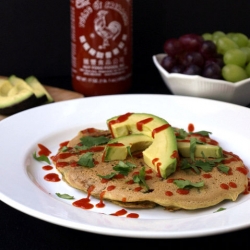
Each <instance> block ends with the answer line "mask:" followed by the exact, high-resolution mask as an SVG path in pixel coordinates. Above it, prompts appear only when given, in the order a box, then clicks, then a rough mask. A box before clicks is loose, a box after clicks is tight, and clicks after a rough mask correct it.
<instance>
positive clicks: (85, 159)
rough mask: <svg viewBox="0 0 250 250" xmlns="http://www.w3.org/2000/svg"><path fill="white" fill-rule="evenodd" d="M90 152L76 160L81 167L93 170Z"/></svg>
mask: <svg viewBox="0 0 250 250" xmlns="http://www.w3.org/2000/svg"><path fill="white" fill-rule="evenodd" d="M93 154H94V153H92V152H87V153H86V154H83V155H81V157H80V159H79V160H78V162H77V163H78V164H79V165H80V166H83V167H87V168H93V167H94V165H95V164H94V159H93Z"/></svg>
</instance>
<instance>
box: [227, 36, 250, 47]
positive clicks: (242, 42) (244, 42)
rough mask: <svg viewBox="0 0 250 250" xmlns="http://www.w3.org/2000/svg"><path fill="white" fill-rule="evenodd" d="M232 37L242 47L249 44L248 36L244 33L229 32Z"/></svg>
mask: <svg viewBox="0 0 250 250" xmlns="http://www.w3.org/2000/svg"><path fill="white" fill-rule="evenodd" d="M229 37H230V39H232V40H233V41H234V42H235V43H236V44H237V45H238V46H239V47H240V48H241V47H245V46H247V44H248V37H247V36H246V35H244V34H242V33H229Z"/></svg>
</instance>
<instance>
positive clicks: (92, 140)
mask: <svg viewBox="0 0 250 250" xmlns="http://www.w3.org/2000/svg"><path fill="white" fill-rule="evenodd" d="M80 140H81V143H82V145H84V146H85V147H86V149H88V148H91V147H93V146H97V145H103V144H106V143H108V141H109V138H107V137H105V136H98V137H94V136H84V137H82V138H81V139H80Z"/></svg>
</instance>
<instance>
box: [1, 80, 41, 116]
mask: <svg viewBox="0 0 250 250" xmlns="http://www.w3.org/2000/svg"><path fill="white" fill-rule="evenodd" d="M7 81H8V82H6V81H5V82H4V83H2V84H1V85H0V114H2V115H12V114H15V113H17V112H20V111H23V110H26V109H28V108H32V107H34V106H35V105H36V102H37V98H36V96H35V94H34V93H33V91H32V89H31V88H30V87H29V86H28V85H27V84H26V83H25V82H24V81H23V80H22V79H21V78H17V77H16V76H14V75H12V76H10V77H9V79H8V80H7Z"/></svg>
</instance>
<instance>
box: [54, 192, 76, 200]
mask: <svg viewBox="0 0 250 250" xmlns="http://www.w3.org/2000/svg"><path fill="white" fill-rule="evenodd" d="M56 195H57V196H58V197H59V198H62V199H66V200H73V199H75V197H74V196H71V195H69V194H60V193H56Z"/></svg>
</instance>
